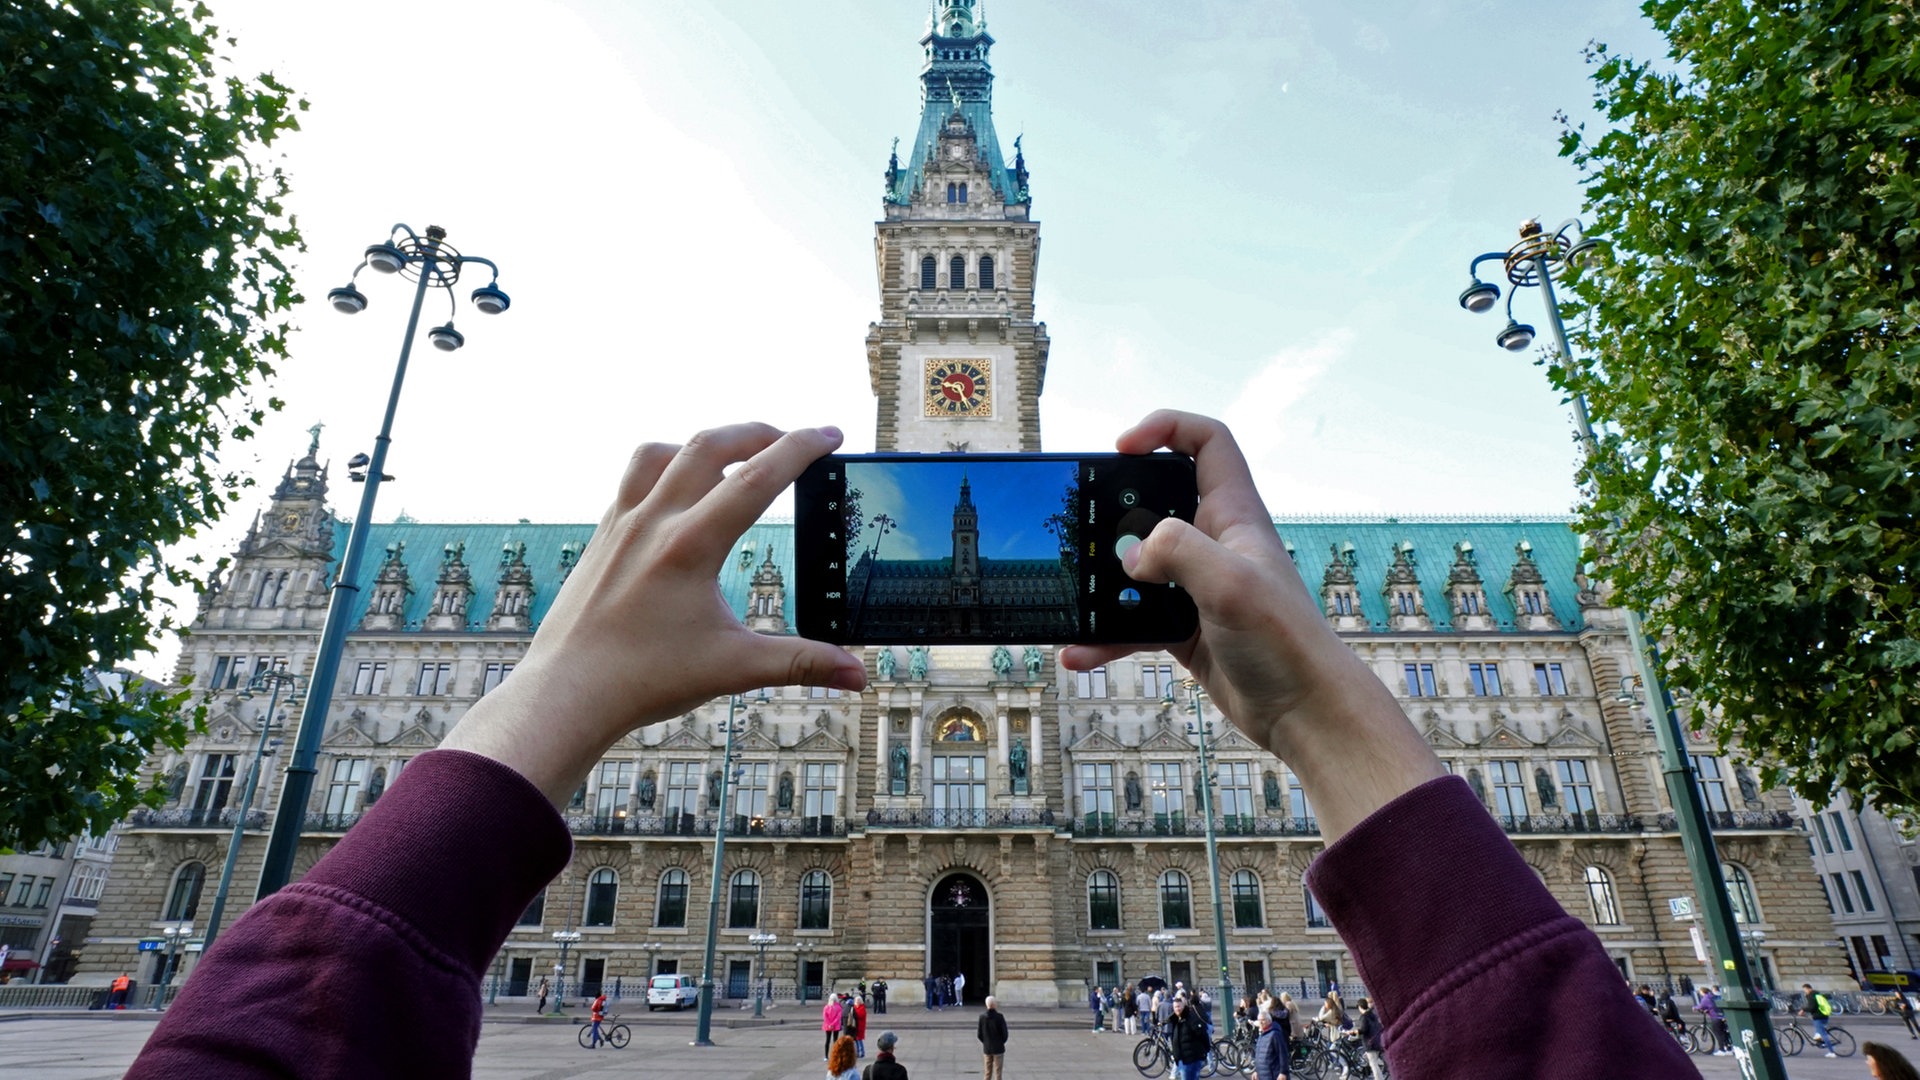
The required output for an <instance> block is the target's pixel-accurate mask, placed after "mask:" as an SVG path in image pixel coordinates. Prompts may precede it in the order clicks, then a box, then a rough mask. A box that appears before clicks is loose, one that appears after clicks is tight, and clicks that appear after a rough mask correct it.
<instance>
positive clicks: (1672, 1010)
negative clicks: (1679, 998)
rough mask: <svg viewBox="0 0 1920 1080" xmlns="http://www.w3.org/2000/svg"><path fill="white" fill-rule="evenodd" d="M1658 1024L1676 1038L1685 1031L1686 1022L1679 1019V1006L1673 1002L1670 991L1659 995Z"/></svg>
mask: <svg viewBox="0 0 1920 1080" xmlns="http://www.w3.org/2000/svg"><path fill="white" fill-rule="evenodd" d="M1660 1023H1661V1024H1663V1025H1665V1027H1666V1029H1667V1030H1668V1031H1671V1032H1673V1033H1674V1035H1675V1036H1676V1037H1678V1036H1679V1035H1680V1033H1681V1032H1683V1031H1685V1030H1687V1024H1686V1021H1684V1020H1682V1019H1680V1006H1679V1004H1678V1003H1677V1002H1675V1001H1674V1000H1673V994H1672V992H1671V991H1669V992H1667V993H1664V994H1661V995H1660Z"/></svg>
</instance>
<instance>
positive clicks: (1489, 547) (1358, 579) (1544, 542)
mask: <svg viewBox="0 0 1920 1080" xmlns="http://www.w3.org/2000/svg"><path fill="white" fill-rule="evenodd" d="M1273 527H1274V528H1275V529H1277V530H1279V533H1280V538H1281V539H1282V540H1285V541H1286V542H1287V543H1289V544H1291V545H1292V546H1293V561H1294V565H1295V566H1296V567H1298V568H1299V570H1300V577H1301V579H1302V580H1303V581H1305V582H1306V585H1307V589H1308V591H1309V592H1311V593H1312V594H1313V596H1314V598H1315V599H1316V600H1317V599H1318V598H1319V595H1320V582H1321V579H1322V577H1323V576H1324V575H1325V574H1326V570H1327V563H1328V562H1329V561H1330V560H1331V558H1332V555H1331V551H1332V550H1334V549H1337V548H1338V547H1339V546H1340V545H1341V544H1343V543H1346V542H1349V541H1351V542H1352V544H1353V548H1354V555H1355V556H1356V558H1357V560H1358V565H1357V566H1355V567H1354V581H1355V589H1356V591H1357V592H1358V593H1359V594H1360V610H1361V613H1362V614H1363V615H1365V616H1366V620H1367V623H1368V625H1370V626H1371V627H1372V628H1373V629H1375V630H1377V631H1379V632H1381V633H1385V632H1386V631H1387V605H1386V600H1385V598H1384V597H1382V596H1381V593H1380V588H1381V586H1382V585H1383V584H1384V583H1385V582H1386V579H1387V569H1388V568H1389V567H1391V566H1392V565H1393V560H1394V546H1395V545H1396V544H1399V543H1400V542H1401V541H1403V540H1405V541H1411V542H1412V543H1413V558H1414V560H1415V563H1416V566H1417V569H1418V573H1419V576H1420V593H1421V595H1422V596H1423V597H1424V598H1425V600H1426V604H1427V615H1428V616H1429V617H1430V618H1432V620H1433V628H1434V629H1435V630H1438V631H1450V630H1452V629H1454V627H1453V621H1452V620H1453V606H1452V605H1451V604H1450V603H1448V602H1447V592H1446V589H1447V576H1448V570H1449V569H1450V568H1451V567H1452V565H1453V560H1454V545H1455V544H1457V543H1459V542H1460V541H1462V540H1465V541H1468V542H1470V543H1471V544H1472V545H1473V555H1474V561H1475V565H1476V566H1477V567H1478V568H1479V571H1480V580H1481V581H1483V582H1485V583H1486V593H1487V610H1488V613H1489V614H1491V615H1492V616H1493V621H1494V625H1495V626H1496V627H1497V628H1498V629H1500V630H1501V631H1503V632H1512V631H1513V629H1514V621H1513V619H1514V613H1513V602H1512V600H1511V598H1509V597H1508V596H1507V594H1506V593H1505V592H1504V591H1503V590H1504V589H1505V587H1506V584H1507V578H1508V576H1509V575H1511V574H1512V573H1513V565H1514V563H1515V562H1517V561H1519V556H1518V555H1516V554H1515V553H1514V545H1516V544H1518V543H1520V542H1521V541H1522V540H1525V541H1526V542H1527V543H1529V544H1531V545H1533V561H1534V563H1535V564H1537V565H1538V566H1539V568H1540V573H1541V575H1542V576H1543V577H1544V578H1545V579H1546V586H1547V597H1548V599H1549V600H1550V601H1551V602H1552V604H1553V613H1554V615H1555V617H1557V618H1558V619H1559V620H1560V625H1561V626H1562V627H1565V628H1566V630H1567V631H1568V632H1577V631H1579V630H1580V628H1581V627H1582V625H1583V623H1582V622H1581V618H1580V604H1579V602H1578V601H1577V600H1575V599H1574V591H1575V588H1576V586H1575V584H1574V580H1573V575H1574V574H1575V573H1577V572H1579V570H1580V537H1579V535H1578V534H1576V533H1575V532H1574V531H1573V527H1572V524H1571V519H1569V518H1559V517H1548V516H1538V517H1515V518H1495V517H1486V518H1468V517H1461V518H1395V517H1381V518H1362V517H1355V518H1318V519H1313V518H1309V519H1303V520H1292V521H1289V520H1287V519H1285V518H1275V519H1274V523H1273Z"/></svg>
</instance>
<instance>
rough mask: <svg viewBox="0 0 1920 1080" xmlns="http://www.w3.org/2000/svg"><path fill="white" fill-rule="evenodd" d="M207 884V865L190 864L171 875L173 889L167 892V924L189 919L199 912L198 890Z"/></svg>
mask: <svg viewBox="0 0 1920 1080" xmlns="http://www.w3.org/2000/svg"><path fill="white" fill-rule="evenodd" d="M206 884H207V865H206V864H205V863H197V862H190V863H187V864H186V865H185V866H182V867H181V868H180V869H178V870H176V871H174V873H173V888H172V889H171V890H169V891H168V892H167V910H166V912H165V914H164V915H163V916H162V917H163V918H165V919H166V920H167V921H168V922H180V921H181V920H183V919H191V918H193V916H194V914H195V913H196V912H198V911H199V910H200V890H201V889H203V888H205V887H206Z"/></svg>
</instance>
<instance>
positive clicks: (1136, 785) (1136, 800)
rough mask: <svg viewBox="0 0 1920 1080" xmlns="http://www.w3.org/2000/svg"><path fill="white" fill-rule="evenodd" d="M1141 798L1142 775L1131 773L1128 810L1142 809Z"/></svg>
mask: <svg viewBox="0 0 1920 1080" xmlns="http://www.w3.org/2000/svg"><path fill="white" fill-rule="evenodd" d="M1140 797H1141V795H1140V774H1139V773H1136V772H1130V773H1128V774H1127V809H1128V810H1138V809H1140Z"/></svg>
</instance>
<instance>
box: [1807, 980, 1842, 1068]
mask: <svg viewBox="0 0 1920 1080" xmlns="http://www.w3.org/2000/svg"><path fill="white" fill-rule="evenodd" d="M1800 1015H1801V1016H1804V1017H1806V1018H1807V1019H1809V1020H1812V1021H1813V1041H1814V1043H1815V1044H1816V1045H1818V1046H1819V1047H1820V1048H1821V1049H1822V1050H1825V1051H1826V1052H1827V1056H1828V1057H1839V1056H1840V1055H1838V1054H1836V1053H1834V1052H1833V1036H1832V1035H1831V1034H1830V1033H1828V1031H1827V1017H1829V1016H1832V1015H1833V1002H1831V1001H1829V1000H1827V995H1825V994H1820V993H1815V992H1814V989H1813V984H1812V983H1801V984H1800Z"/></svg>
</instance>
